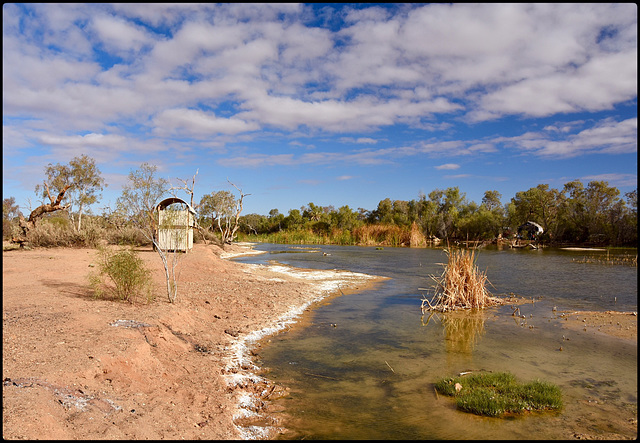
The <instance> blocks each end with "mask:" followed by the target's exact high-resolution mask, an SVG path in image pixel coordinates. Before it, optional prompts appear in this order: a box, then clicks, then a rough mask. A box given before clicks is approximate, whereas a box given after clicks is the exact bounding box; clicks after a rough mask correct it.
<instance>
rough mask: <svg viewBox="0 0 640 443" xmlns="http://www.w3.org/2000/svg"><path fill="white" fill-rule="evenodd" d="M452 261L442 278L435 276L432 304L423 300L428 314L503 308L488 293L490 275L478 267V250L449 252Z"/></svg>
mask: <svg viewBox="0 0 640 443" xmlns="http://www.w3.org/2000/svg"><path fill="white" fill-rule="evenodd" d="M445 252H446V253H447V255H448V257H449V259H448V262H447V263H446V264H444V271H443V272H442V274H441V275H440V276H434V275H431V279H432V280H433V281H434V282H435V285H434V296H433V298H432V299H431V300H429V299H427V298H423V299H422V313H423V314H424V312H425V311H440V312H447V311H455V310H457V309H483V308H486V307H489V306H495V305H499V304H502V303H503V301H502V300H501V299H500V298H498V297H494V296H493V295H492V294H491V292H489V290H488V289H487V285H490V284H491V282H489V279H488V278H487V275H486V273H484V272H482V271H480V270H479V269H478V266H477V265H476V255H475V250H471V251H469V250H463V249H458V250H451V249H445Z"/></svg>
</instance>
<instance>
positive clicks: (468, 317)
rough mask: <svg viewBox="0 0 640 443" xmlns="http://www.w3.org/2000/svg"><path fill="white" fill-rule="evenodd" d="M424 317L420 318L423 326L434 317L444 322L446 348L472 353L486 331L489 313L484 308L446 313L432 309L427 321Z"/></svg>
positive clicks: (451, 350) (454, 351)
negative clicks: (485, 325)
mask: <svg viewBox="0 0 640 443" xmlns="http://www.w3.org/2000/svg"><path fill="white" fill-rule="evenodd" d="M424 317H425V315H422V317H421V318H420V322H421V324H422V326H427V325H428V324H429V323H430V322H431V320H432V319H433V320H434V321H439V322H440V323H441V324H442V326H443V331H442V333H443V335H444V344H445V350H446V351H447V353H455V354H471V352H472V351H473V350H474V348H475V347H476V344H477V342H478V339H479V338H480V336H482V335H484V333H485V329H484V324H485V321H486V320H487V315H486V313H485V312H483V311H482V310H473V311H453V312H446V313H439V312H434V311H431V312H430V313H429V315H428V316H427V319H426V321H425V319H424Z"/></svg>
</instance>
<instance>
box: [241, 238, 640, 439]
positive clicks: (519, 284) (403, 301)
mask: <svg viewBox="0 0 640 443" xmlns="http://www.w3.org/2000/svg"><path fill="white" fill-rule="evenodd" d="M256 249H261V250H265V251H269V253H268V254H263V255H259V256H251V257H245V258H241V259H238V260H240V261H244V262H251V263H269V262H271V261H274V260H275V261H277V262H279V263H283V264H288V265H291V266H295V267H302V268H312V269H344V270H349V271H355V272H362V273H368V274H374V275H381V276H385V277H390V279H389V280H386V281H384V282H382V283H379V284H377V285H376V286H375V287H374V288H373V289H371V290H367V291H363V292H359V293H356V294H349V295H345V296H341V297H336V298H332V299H330V301H328V302H327V303H324V304H323V305H322V306H318V307H317V308H315V309H314V310H313V312H312V313H310V314H308V316H307V317H305V318H304V319H303V321H302V322H301V326H300V327H296V328H293V329H291V330H290V331H288V332H287V333H282V334H279V335H277V336H275V337H271V342H270V343H268V344H267V343H266V342H265V343H263V345H262V346H261V347H260V350H259V357H258V358H259V361H258V363H259V364H260V365H261V366H262V367H264V368H267V371H268V372H267V374H266V377H268V378H269V379H271V380H273V381H275V382H277V383H279V384H282V385H285V386H287V387H289V388H290V390H291V391H290V392H291V393H290V395H289V396H287V397H284V398H283V399H280V400H278V401H277V403H278V404H279V405H280V406H282V407H283V409H284V415H283V417H282V418H283V419H284V420H285V425H286V427H287V428H288V429H290V430H291V432H290V433H288V434H286V435H285V438H311V439H338V438H339V439H405V438H407V439H506V438H508V439H512V438H516V439H518V438H528V439H530V438H534V439H549V438H555V439H557V438H572V437H573V435H574V434H577V433H579V434H589V435H591V434H592V435H597V434H598V433H600V432H603V431H606V432H608V433H609V434H608V435H612V434H613V435H620V436H623V437H633V436H635V435H636V434H637V424H634V422H632V420H634V419H637V345H636V344H634V343H629V342H625V341H620V340H616V339H612V338H610V337H607V336H604V335H601V334H594V333H593V332H582V331H574V330H569V329H566V328H564V327H563V321H564V320H563V319H562V318H561V317H560V316H559V315H557V314H559V312H560V311H574V310H596V311H605V310H618V311H637V268H635V267H630V266H610V265H602V264H593V263H577V262H575V261H572V259H580V258H582V257H584V256H585V253H584V252H575V251H563V250H549V249H544V250H537V251H533V250H512V249H504V250H497V249H484V250H481V251H480V253H479V254H478V259H477V263H478V267H479V268H480V269H481V270H483V271H486V273H487V275H488V277H489V280H490V281H491V283H492V284H493V286H494V287H493V288H491V291H492V292H493V293H494V294H506V293H510V292H513V293H515V294H517V295H520V296H524V297H527V298H529V299H533V300H534V301H535V303H527V304H524V305H521V306H520V310H521V313H522V314H523V315H525V318H524V319H522V318H517V317H514V316H512V315H511V314H512V312H513V309H512V308H511V307H510V306H502V307H497V308H491V309H488V310H485V311H484V312H482V313H479V314H475V315H471V316H470V315H463V316H459V315H458V316H451V315H447V316H444V315H442V314H434V315H433V316H431V317H430V318H429V316H428V315H426V316H425V317H422V315H421V311H420V303H421V299H422V297H423V295H428V296H430V294H427V292H426V291H422V290H419V289H418V288H429V287H431V280H430V279H429V275H431V274H437V275H439V274H440V273H441V272H442V265H441V264H439V263H442V262H444V261H446V255H445V254H444V252H443V251H442V250H441V249H408V248H386V247H385V248H384V249H382V250H378V249H376V248H373V247H366V248H365V247H349V246H321V247H315V248H314V249H306V250H305V249H300V247H299V246H297V247H293V246H287V245H271V244H260V245H257V246H256ZM318 249H320V250H322V251H323V252H325V253H327V254H329V255H323V254H322V253H320V252H304V251H314V250H315V251H317V250H318ZM593 254H595V253H591V254H590V255H593ZM554 307H557V311H553V308H554ZM567 339H568V340H567ZM560 347H562V351H560V350H559V348H560ZM470 369H473V370H480V369H484V370H490V371H509V372H511V373H513V374H514V375H515V376H516V377H517V378H518V379H519V380H521V381H531V380H533V379H542V380H546V381H549V382H552V383H555V384H557V385H558V386H560V388H561V389H562V390H563V399H564V403H565V407H564V409H563V410H562V411H561V412H556V413H544V414H535V415H532V414H530V415H525V416H517V417H514V418H511V419H495V418H486V417H478V416H474V415H471V414H467V413H463V412H460V411H458V410H456V408H455V406H454V405H453V403H452V402H451V400H450V399H448V398H445V397H443V396H437V395H436V394H435V391H434V389H433V383H434V382H435V381H436V380H438V379H439V378H441V377H445V376H451V375H457V374H458V373H459V372H462V371H466V370H470ZM635 423H637V422H635Z"/></svg>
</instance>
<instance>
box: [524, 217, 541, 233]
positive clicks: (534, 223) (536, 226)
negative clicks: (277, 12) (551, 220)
mask: <svg viewBox="0 0 640 443" xmlns="http://www.w3.org/2000/svg"><path fill="white" fill-rule="evenodd" d="M527 225H529V226H532V227H533V228H534V229H535V230H536V231H537V232H538V233H540V234H542V233H543V232H544V228H543V227H542V226H540V225H539V224H538V223H536V222H533V221H530V220H529V221H528V222H526V223H524V224H523V225H521V226H520V227H518V230H521V229H524V228H526V227H527Z"/></svg>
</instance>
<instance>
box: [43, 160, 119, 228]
mask: <svg viewBox="0 0 640 443" xmlns="http://www.w3.org/2000/svg"><path fill="white" fill-rule="evenodd" d="M45 175H46V179H45V181H44V183H43V184H42V185H37V186H36V194H40V196H41V197H42V198H49V200H51V196H50V195H49V193H50V192H51V190H54V192H58V193H59V192H60V191H61V190H62V189H64V188H65V187H66V186H67V185H69V187H68V188H67V192H66V201H67V202H68V204H67V207H66V209H69V213H70V217H71V220H72V221H73V222H74V223H73V224H74V226H75V228H76V229H77V230H78V231H80V229H81V227H82V215H83V214H84V212H85V210H86V209H87V208H88V207H89V206H90V205H92V204H94V203H96V202H97V201H98V198H99V197H100V192H101V191H102V190H103V189H104V188H105V187H106V186H107V184H106V183H105V180H104V178H102V176H101V175H100V170H99V169H98V168H97V166H96V162H95V160H94V159H92V158H91V157H89V156H87V155H85V154H82V155H80V156H79V157H74V158H73V159H71V161H70V162H69V164H68V165H63V164H60V163H57V164H55V165H53V164H51V163H49V164H48V165H47V166H46V167H45ZM74 206H75V207H77V214H78V220H77V223H76V221H75V220H74V213H73V207H74Z"/></svg>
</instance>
